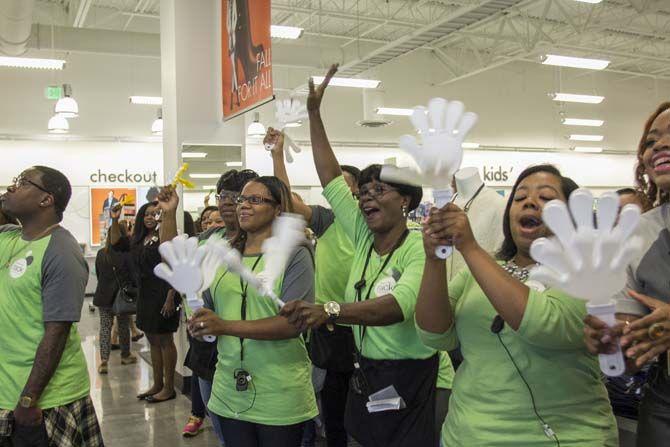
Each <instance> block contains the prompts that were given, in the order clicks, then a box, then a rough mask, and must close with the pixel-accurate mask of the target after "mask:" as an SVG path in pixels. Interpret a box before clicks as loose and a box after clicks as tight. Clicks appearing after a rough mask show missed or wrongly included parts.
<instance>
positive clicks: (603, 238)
mask: <svg viewBox="0 0 670 447" xmlns="http://www.w3.org/2000/svg"><path fill="white" fill-rule="evenodd" d="M594 202H595V201H594V198H593V196H592V195H591V192H590V191H589V190H587V189H578V190H576V191H575V192H573V193H572V194H571V195H570V199H569V209H568V207H567V206H566V205H565V203H563V202H561V201H558V200H553V201H551V202H549V203H548V204H547V205H546V206H545V207H544V210H543V212H542V219H543V220H544V223H545V224H546V225H547V227H549V229H550V230H551V231H552V232H553V233H554V234H555V235H556V237H553V238H550V239H547V238H540V239H537V240H536V241H534V242H533V244H532V245H531V248H530V254H531V256H532V257H533V259H535V260H536V261H537V262H538V263H539V264H540V265H539V266H537V267H535V268H534V269H533V270H532V271H531V279H533V280H536V281H539V282H541V283H543V284H546V285H548V286H551V287H556V288H558V289H561V290H563V291H565V292H566V293H568V294H569V295H571V296H573V297H575V298H580V299H583V300H585V301H587V304H586V309H587V312H588V313H589V314H591V315H594V316H597V317H598V318H599V319H601V320H602V321H604V322H605V323H606V324H608V325H610V326H613V325H614V324H615V323H616V320H615V310H616V309H615V303H614V301H613V300H612V297H613V296H614V295H615V294H616V293H617V292H619V291H620V290H622V289H623V288H624V286H625V282H626V271H625V270H626V266H627V265H628V264H629V263H630V261H631V260H632V258H633V257H634V256H635V255H636V254H637V253H638V252H639V250H640V249H641V241H640V239H639V238H637V237H631V235H632V233H633V232H634V230H635V228H636V227H637V224H638V222H639V217H640V209H639V208H638V207H637V206H636V205H627V206H626V207H624V209H623V210H622V212H621V215H620V218H619V223H618V225H616V226H615V225H614V223H615V221H616V218H617V212H618V207H619V198H618V195H617V194H616V193H605V194H604V195H603V196H602V197H601V198H600V199H599V200H598V209H597V213H596V216H597V226H594V219H593V208H594ZM573 221H574V224H573ZM598 359H599V362H600V369H601V370H602V372H603V373H605V374H606V375H608V376H612V377H614V376H619V375H621V374H623V373H624V371H625V368H626V367H625V363H624V358H623V354H622V352H621V349H620V348H619V350H618V351H617V352H616V353H614V354H600V355H599V358H598Z"/></svg>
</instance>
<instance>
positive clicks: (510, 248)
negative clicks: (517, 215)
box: [496, 164, 579, 261]
mask: <svg viewBox="0 0 670 447" xmlns="http://www.w3.org/2000/svg"><path fill="white" fill-rule="evenodd" d="M538 172H545V173H547V174H552V175H554V176H556V177H558V178H559V179H560V180H561V191H562V192H563V195H564V196H565V198H566V199H568V198H569V197H570V194H572V192H573V191H574V190H575V189H577V188H579V185H577V183H575V182H574V180H572V179H571V178H569V177H563V176H562V175H561V171H559V170H558V168H556V166H554V165H549V164H543V165H536V166H530V167H528V168H526V169H524V170H523V171H522V172H521V174H519V177H518V178H517V179H516V182H514V186H513V187H512V191H511V192H510V194H509V198H508V199H507V205H506V206H505V214H504V215H503V235H504V237H505V239H504V240H503V243H502V246H501V247H500V250H498V252H497V253H496V257H497V258H498V259H501V260H503V261H509V260H510V259H512V258H513V257H514V256H515V255H516V252H517V247H516V244H515V243H514V239H512V228H511V225H510V223H509V213H510V209H511V208H512V202H514V195H515V194H516V190H517V188H518V187H519V184H520V183H521V182H522V181H523V180H524V179H525V178H527V177H530V176H531V175H533V174H537V173H538Z"/></svg>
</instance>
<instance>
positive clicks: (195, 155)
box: [181, 152, 207, 158]
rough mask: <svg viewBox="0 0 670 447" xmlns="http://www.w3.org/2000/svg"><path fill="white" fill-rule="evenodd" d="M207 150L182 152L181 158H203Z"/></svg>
mask: <svg viewBox="0 0 670 447" xmlns="http://www.w3.org/2000/svg"><path fill="white" fill-rule="evenodd" d="M205 157H207V152H182V153H181V158H205Z"/></svg>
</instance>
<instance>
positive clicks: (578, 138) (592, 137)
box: [570, 134, 605, 141]
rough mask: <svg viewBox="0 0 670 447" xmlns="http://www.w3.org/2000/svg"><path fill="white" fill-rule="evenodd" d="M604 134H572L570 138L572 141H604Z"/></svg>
mask: <svg viewBox="0 0 670 447" xmlns="http://www.w3.org/2000/svg"><path fill="white" fill-rule="evenodd" d="M603 138H605V137H603V136H602V135H579V134H572V135H570V139H571V140H572V141H603Z"/></svg>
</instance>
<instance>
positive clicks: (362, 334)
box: [354, 229, 409, 352]
mask: <svg viewBox="0 0 670 447" xmlns="http://www.w3.org/2000/svg"><path fill="white" fill-rule="evenodd" d="M408 234H409V230H408V229H405V231H404V232H403V233H402V235H401V236H400V239H398V241H397V242H396V243H395V244H394V245H393V248H392V249H391V251H390V252H389V254H388V255H387V256H386V259H385V260H384V263H383V264H382V266H381V268H380V269H379V270H378V271H377V274H376V275H375V277H374V279H373V280H372V282H371V283H370V287H368V290H367V292H366V294H365V300H362V299H361V298H362V295H363V289H365V287H366V286H367V281H366V279H365V274H366V273H367V271H368V266H369V265H370V258H371V257H372V250H373V249H374V246H375V241H374V239H373V240H372V242H370V248H369V249H368V255H367V257H366V258H365V266H364V267H363V272H362V273H361V279H360V280H359V281H358V282H357V283H356V284H354V289H356V302H360V301H367V300H368V299H370V294H371V293H372V288H373V287H374V285H375V283H376V282H377V280H378V279H379V276H380V275H381V274H382V273H383V272H384V270H385V269H386V267H387V266H388V264H389V262H391V258H392V257H393V254H394V253H395V251H396V250H397V249H398V248H400V246H401V245H402V244H403V242H405V239H406V238H407V235H408ZM366 330H367V326H365V325H359V326H358V332H359V335H360V339H361V341H360V343H361V348H360V349H359V350H358V351H359V352H361V351H362V350H363V339H364V338H365V332H366Z"/></svg>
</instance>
